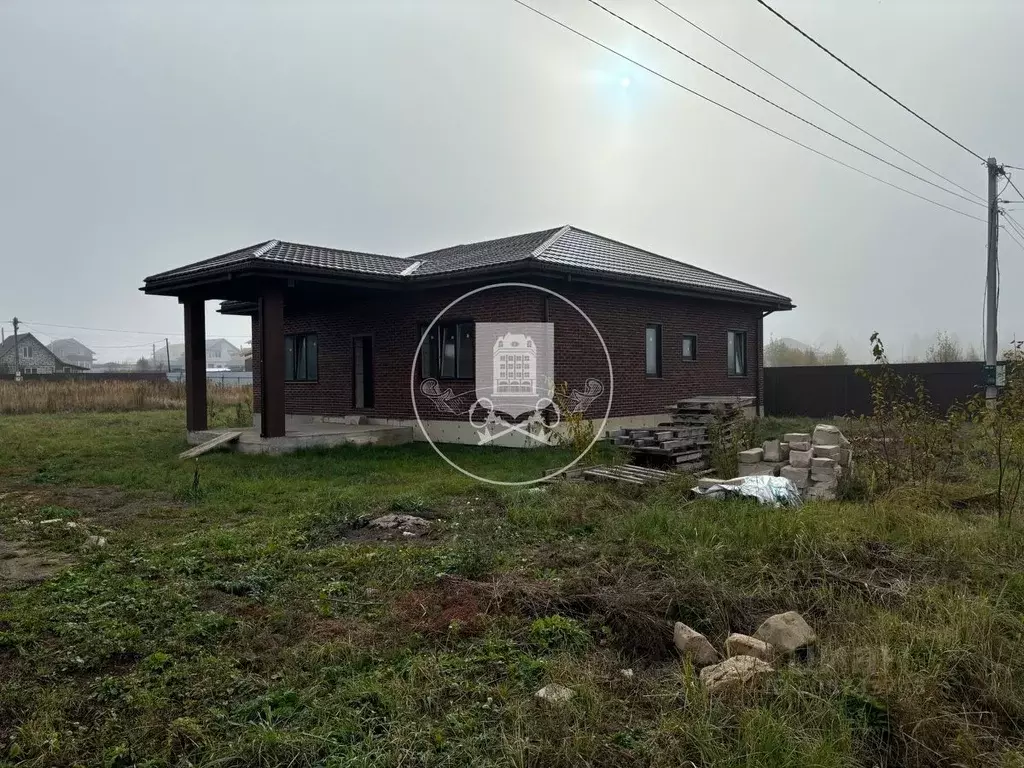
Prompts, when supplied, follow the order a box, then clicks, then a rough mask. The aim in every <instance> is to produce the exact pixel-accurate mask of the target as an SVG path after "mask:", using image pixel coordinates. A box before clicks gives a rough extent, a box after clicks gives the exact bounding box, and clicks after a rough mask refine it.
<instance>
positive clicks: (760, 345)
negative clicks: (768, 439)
mask: <svg viewBox="0 0 1024 768" xmlns="http://www.w3.org/2000/svg"><path fill="white" fill-rule="evenodd" d="M774 311H775V310H774V309H769V310H768V311H767V312H762V313H761V324H760V325H759V326H758V327H757V375H756V377H755V378H754V402H756V403H757V415H758V416H760V417H761V418H764V415H765V409H764V403H763V402H762V401H761V394H762V392H761V373H762V371H763V370H764V338H763V336H764V319H765V318H766V317H768V315H770V314H771V313H772V312H774Z"/></svg>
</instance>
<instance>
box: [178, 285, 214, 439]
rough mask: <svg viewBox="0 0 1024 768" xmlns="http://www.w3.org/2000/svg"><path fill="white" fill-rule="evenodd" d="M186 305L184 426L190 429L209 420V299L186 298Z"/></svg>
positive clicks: (203, 424)
mask: <svg viewBox="0 0 1024 768" xmlns="http://www.w3.org/2000/svg"><path fill="white" fill-rule="evenodd" d="M182 304H184V305H185V426H186V427H187V428H188V431H189V432H195V431H199V430H203V429H206V428H207V426H208V425H207V423H206V302H204V301H203V300H202V299H188V300H183V301H182Z"/></svg>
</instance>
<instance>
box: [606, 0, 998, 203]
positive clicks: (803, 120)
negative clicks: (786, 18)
mask: <svg viewBox="0 0 1024 768" xmlns="http://www.w3.org/2000/svg"><path fill="white" fill-rule="evenodd" d="M587 2H588V3H590V4H591V5H593V6H596V7H598V8H600V9H601V10H602V11H604V12H605V13H607V14H609V15H611V16H614V17H615V18H616V19H618V20H619V21H621V22H622V23H624V24H628V25H629V26H631V27H632V28H633V29H635V30H636V31H637V32H640V33H642V34H644V35H647V37H649V38H651V39H652V40H656V41H657V42H659V43H661V44H662V45H664V46H665V47H666V48H669V49H671V50H673V51H675V52H676V53H678V54H679V55H680V56H682V57H683V58H685V59H687V60H688V61H691V62H693V63H694V64H696V65H697V66H699V67H703V68H704V69H706V70H707V71H708V72H711V73H712V74H713V75H716V76H718V77H720V78H722V79H723V80H725V81H726V82H727V83H731V84H732V85H734V86H736V87H737V88H739V89H740V90H742V91H745V92H746V93H749V94H750V95H751V96H753V97H755V98H758V99H760V100H761V101H763V102H764V103H765V104H770V105H771V106H773V107H775V108H776V109H778V110H780V111H781V112H785V113H786V114H787V115H789V116H790V117H793V118H796V119H797V120H799V121H800V122H801V123H804V124H806V125H809V126H811V128H814V129H815V130H818V131H821V132H822V133H824V134H825V135H826V136H830V137H832V138H833V139H835V140H836V141H839V142H842V143H843V144H845V145H846V146H848V147H852V148H853V149H856V150H857V151H858V152H863V153H864V154H865V155H867V156H868V157H871V158H874V159H875V160H877V161H878V162H880V163H885V164H886V165H888V166H889V167H890V168H895V169H896V170H897V171H900V172H902V173H905V174H907V175H908V176H912V177H913V178H915V179H917V180H918V181H922V182H924V183H925V184H929V185H931V186H933V187H935V188H936V189H939V190H941V191H943V192H945V193H946V194H949V195H953V196H954V197H959V198H960V199H961V200H966V201H967V202H968V203H971V204H973V205H980V206H982V207H984V206H985V203H983V202H981V201H979V200H972V199H971V198H969V197H965V196H964V195H961V194H960V193H959V192H954V191H953V190H951V189H946V187H944V186H942V185H941V184H936V183H935V182H934V181H931V180H930V179H926V178H925V177H924V176H919V175H918V174H916V173H914V172H913V171H908V170H907V169H906V168H904V167H903V166H900V165H896V163H893V162H890V161H888V160H886V159H885V158H884V157H880V156H879V155H876V154H875V153H874V152H872V151H871V150H868V149H864V147H861V146H859V145H857V144H854V143H853V142H852V141H847V140H846V139H844V138H843V137H842V136H838V135H836V134H834V133H832V131H830V130H828V129H827V128H822V127H821V126H820V125H818V124H817V123H815V122H814V121H812V120H808V119H807V118H806V117H801V116H800V115H798V114H797V113H796V112H793V111H792V110H789V109H786V108H785V107H783V106H782V105H780V104H777V103H776V102H774V101H772V100H771V99H769V98H768V97H767V96H764V95H762V94H760V93H758V92H757V91H755V90H753V89H752V88H747V86H745V85H743V84H742V83H739V82H737V81H735V80H733V79H732V78H731V77H729V76H728V75H723V74H722V73H721V72H719V71H718V70H717V69H715V68H714V67H710V66H708V65H707V64H705V63H704V62H702V61H700V60H699V59H696V58H694V57H693V56H691V55H690V54H688V53H686V52H685V51H682V50H680V49H679V48H676V47H675V46H674V45H672V44H671V43H669V42H666V41H665V40H662V39H661V38H660V37H658V36H657V35H655V34H654V33H653V32H648V31H647V30H646V29H644V28H643V27H641V26H639V25H637V24H634V23H633V22H632V21H630V20H629V19H627V18H626V17H624V16H620V15H619V14H618V13H616V12H615V11H613V10H611V9H610V8H608V7H606V6H604V5H602V4H601V3H599V2H598V0H587Z"/></svg>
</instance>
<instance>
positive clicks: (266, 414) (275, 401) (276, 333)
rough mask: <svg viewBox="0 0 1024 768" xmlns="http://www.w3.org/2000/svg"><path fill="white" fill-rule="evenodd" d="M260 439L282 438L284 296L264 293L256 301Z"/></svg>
mask: <svg viewBox="0 0 1024 768" xmlns="http://www.w3.org/2000/svg"><path fill="white" fill-rule="evenodd" d="M259 313H260V388H261V391H262V405H261V410H262V411H263V413H262V414H261V419H260V425H261V426H260V434H261V436H262V437H284V425H285V418H284V411H285V405H284V294H283V293H282V292H281V289H280V288H268V289H266V290H264V292H263V295H262V296H261V297H260V300H259Z"/></svg>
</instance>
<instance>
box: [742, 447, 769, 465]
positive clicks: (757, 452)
mask: <svg viewBox="0 0 1024 768" xmlns="http://www.w3.org/2000/svg"><path fill="white" fill-rule="evenodd" d="M763 459H764V450H763V449H761V448H751V449H749V450H746V451H740V454H739V460H740V464H756V463H757V462H759V461H762V460H763Z"/></svg>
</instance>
